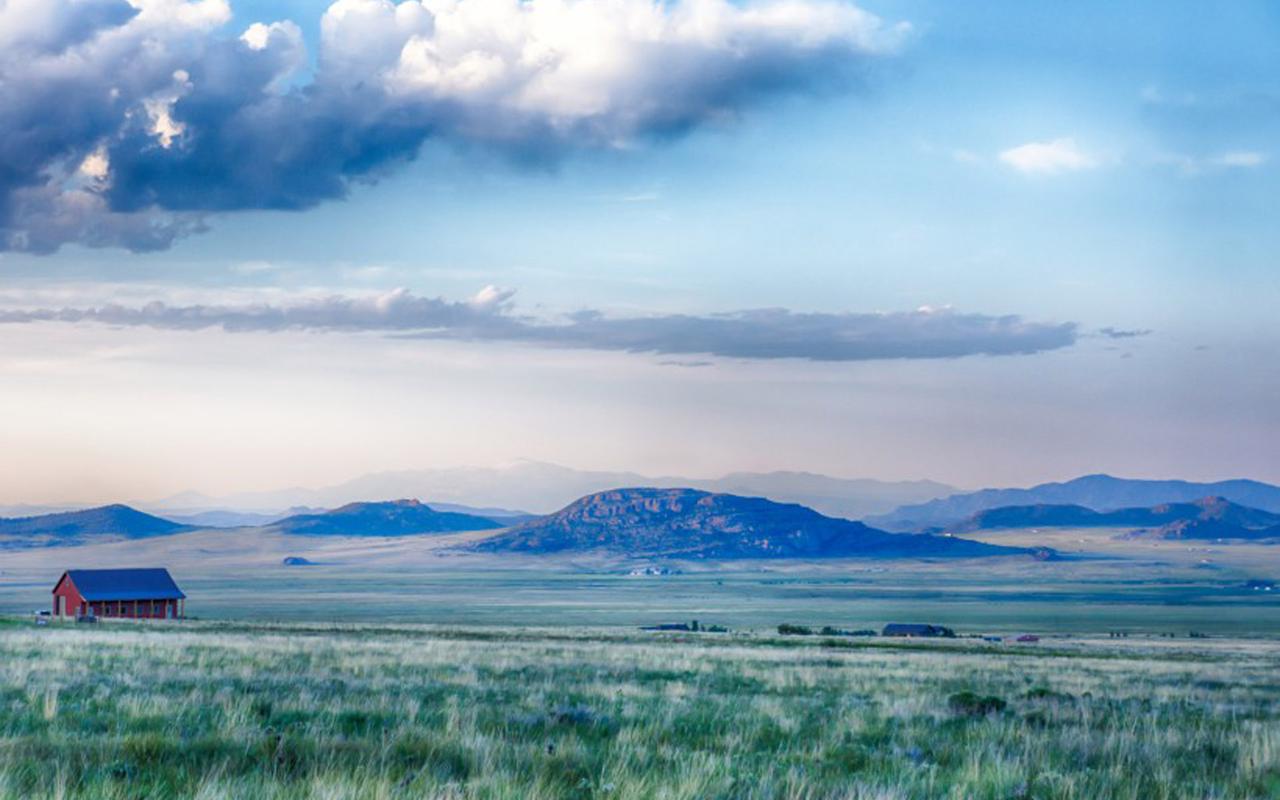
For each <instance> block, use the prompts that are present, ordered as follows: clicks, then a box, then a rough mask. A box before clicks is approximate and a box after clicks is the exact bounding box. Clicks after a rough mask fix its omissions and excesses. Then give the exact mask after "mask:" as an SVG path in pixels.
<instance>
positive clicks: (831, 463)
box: [0, 323, 1280, 504]
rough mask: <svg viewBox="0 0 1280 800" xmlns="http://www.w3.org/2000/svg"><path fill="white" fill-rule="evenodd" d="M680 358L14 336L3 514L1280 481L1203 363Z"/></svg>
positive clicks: (286, 336) (1262, 446)
mask: <svg viewBox="0 0 1280 800" xmlns="http://www.w3.org/2000/svg"><path fill="white" fill-rule="evenodd" d="M1177 355H1178V359H1180V361H1179V364H1183V363H1184V362H1186V361H1187V356H1186V354H1185V353H1182V354H1177ZM662 361H663V359H662V358H661V357H654V356H644V355H629V354H621V353H596V352H590V351H581V350H554V349H538V348H532V347H521V346H506V345H496V344H492V343H490V344H483V345H478V344H467V343H444V342H424V341H414V340H396V339H389V338H386V337H382V336H377V335H348V334H309V333H275V334H228V333H224V332H221V331H216V330H209V331H202V332H195V333H185V332H172V331H154V330H150V329H144V328H134V329H110V328H106V327H103V326H94V325H80V326H73V325H66V324H54V323H41V324H32V325H11V326H7V327H0V376H2V377H3V383H4V389H3V392H0V448H2V449H3V452H4V456H5V457H4V458H3V459H2V460H0V502H4V503H9V504H18V503H64V502H78V503H93V502H115V501H130V500H147V499H157V498H160V497H164V496H167V495H170V494H174V493H177V492H181V491H186V490H196V491H200V492H204V493H208V494H214V495H217V494H225V493H231V492H238V491H253V490H274V489H280V488H285V487H290V486H308V487H319V486H324V485H330V484H333V483H338V482H341V481H344V480H348V479H350V478H353V477H356V476H359V475H361V474H366V473H370V472H378V471H384V470H395V469H415V468H418V469H420V468H432V467H453V466H461V465H475V466H494V465H498V464H501V463H505V462H510V461H513V460H516V459H520V458H528V459H534V460H539V461H549V462H554V463H559V464H564V465H566V466H571V467H576V468H587V469H609V470H629V471H635V472H640V473H643V474H648V475H682V476H695V477H703V476H716V475H721V474H724V473H727V472H733V471H768V470H775V469H797V470H809V471H814V472H822V473H826V474H832V475H837V476H842V477H872V478H879V479H885V480H903V479H920V478H929V479H934V480H940V481H943V482H947V483H951V484H953V485H957V486H961V487H978V486H983V485H1028V484H1031V483H1035V482H1039V481H1042V480H1059V479H1065V478H1070V477H1074V476H1075V475H1079V474H1084V473H1088V472H1097V471H1107V472H1112V473H1114V474H1120V475H1128V476H1135V477H1171V476H1176V477H1184V478H1190V479H1221V478H1228V477H1253V478H1258V479H1262V480H1267V479H1270V480H1276V479H1277V478H1280V475H1278V474H1276V470H1277V468H1278V467H1277V465H1276V464H1275V461H1274V458H1273V454H1274V452H1275V450H1274V447H1273V445H1274V444H1275V442H1271V441H1269V440H1268V438H1267V437H1268V436H1270V435H1273V433H1272V432H1271V429H1270V427H1268V426H1269V422H1268V418H1267V414H1266V412H1265V410H1260V409H1253V408H1250V407H1248V406H1247V405H1246V404H1243V403H1239V407H1238V408H1234V407H1232V406H1231V403H1232V402H1236V401H1233V400H1232V396H1233V394H1236V393H1238V394H1239V395H1241V396H1245V395H1248V396H1258V395H1259V394H1262V393H1263V392H1264V389H1265V387H1260V386H1252V385H1251V386H1247V387H1240V386H1239V385H1238V384H1232V381H1233V380H1235V381H1238V378H1235V377H1226V376H1237V375H1239V374H1240V373H1239V371H1237V370H1230V369H1227V368H1225V367H1224V368H1222V370H1221V375H1218V376H1217V378H1218V379H1216V380H1215V379H1214V376H1213V373H1212V368H1213V365H1214V363H1215V362H1214V360H1213V358H1212V357H1208V356H1206V358H1205V359H1203V361H1202V362H1201V363H1198V364H1192V365H1191V366H1182V367H1180V369H1190V368H1195V369H1203V370H1205V373H1204V374H1205V375H1206V379H1205V380H1203V381H1200V382H1199V383H1197V384H1196V385H1194V386H1189V385H1186V383H1185V381H1184V380H1183V376H1182V375H1181V374H1180V373H1172V372H1170V371H1169V369H1168V368H1166V367H1162V366H1161V365H1160V363H1159V362H1158V361H1156V360H1154V359H1145V360H1139V359H1134V360H1131V361H1120V360H1118V359H1110V360H1106V359H1100V358H1099V357H1098V353H1097V351H1096V349H1094V350H1092V351H1091V350H1090V348H1089V346H1088V345H1087V344H1085V345H1081V346H1080V347H1077V348H1075V349H1073V350H1068V351H1063V352H1060V353H1052V354H1044V355H1041V356H1036V357H1031V358H1018V357H1013V358H971V359H963V360H959V361H945V360H944V361H915V362H912V361H892V362H868V363H852V364H849V363H846V364H815V363H807V362H794V361H792V362H757V363H748V362H737V361H730V360H725V361H716V362H715V364H714V365H713V366H710V367H700V368H682V367H673V366H667V365H663V364H662V363H661V362H662ZM1255 377H1256V376H1255ZM1256 380H1258V381H1265V380H1270V378H1267V377H1266V376H1261V377H1256ZM1172 382H1177V383H1178V386H1179V391H1177V392H1174V391H1172V390H1171V389H1170V387H1169V384H1170V383H1172ZM1099 407H1106V408H1107V409H1108V412H1107V414H1106V415H1099V414H1098V413H1097V409H1098V408H1099ZM1224 409H1225V410H1226V411H1228V412H1231V413H1230V414H1229V415H1224V413H1223V410H1224Z"/></svg>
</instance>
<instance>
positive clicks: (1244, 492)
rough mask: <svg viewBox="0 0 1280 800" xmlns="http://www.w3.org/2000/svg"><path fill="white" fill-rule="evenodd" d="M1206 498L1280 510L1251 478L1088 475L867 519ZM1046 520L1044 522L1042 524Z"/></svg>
mask: <svg viewBox="0 0 1280 800" xmlns="http://www.w3.org/2000/svg"><path fill="white" fill-rule="evenodd" d="M1204 497H1222V498H1225V499H1227V500H1229V501H1231V502H1233V503H1237V504H1239V505H1242V506H1248V507H1250V508H1255V509H1261V510H1263V511H1270V512H1280V486H1272V485H1270V484H1266V483H1260V482H1258V481H1251V480H1230V481H1219V482H1216V483H1194V482H1191V481H1158V480H1136V479H1129V478H1114V477H1111V476H1110V475H1086V476H1084V477H1081V478H1076V479H1075V480H1071V481H1066V482H1065V483H1043V484H1040V485H1039V486H1033V487H1031V488H1029V489H983V490H981V491H977V492H967V493H963V494H953V495H951V496H949V497H945V498H940V499H936V500H930V501H928V502H925V503H919V504H915V505H905V506H902V507H900V508H898V509H896V510H894V511H893V512H891V513H888V514H881V515H873V516H871V517H869V518H867V519H866V520H865V521H866V522H867V523H868V524H871V525H877V526H879V527H882V528H886V529H887V530H892V531H922V530H930V529H934V530H937V529H944V528H947V527H948V526H952V525H956V524H958V523H961V522H962V521H964V520H966V519H968V518H970V517H972V516H973V515H974V514H977V513H979V512H982V511H987V510H989V509H994V508H1001V507H1005V506H1038V505H1075V506H1082V507H1084V508H1085V509H1088V510H1092V511H1109V510H1113V509H1123V508H1137V507H1150V506H1156V505H1160V504H1162V503H1187V502H1192V501H1195V500H1197V499H1200V498H1204ZM1041 524H1043V523H1041Z"/></svg>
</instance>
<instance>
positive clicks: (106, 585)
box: [53, 569, 187, 619]
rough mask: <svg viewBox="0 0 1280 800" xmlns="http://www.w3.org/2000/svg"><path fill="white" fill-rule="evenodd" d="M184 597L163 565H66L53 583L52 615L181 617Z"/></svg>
mask: <svg viewBox="0 0 1280 800" xmlns="http://www.w3.org/2000/svg"><path fill="white" fill-rule="evenodd" d="M186 598H187V596H186V595H185V594H183V593H182V590H181V589H179V588H178V584H176V583H174V582H173V577H172V576H171V575H169V570H167V569H69V570H67V571H66V572H64V573H62V577H61V578H59V579H58V583H57V584H56V585H55V586H54V587H53V615H54V616H55V617H84V616H89V615H92V616H95V617H126V618H130V619H182V617H184V616H185V615H186Z"/></svg>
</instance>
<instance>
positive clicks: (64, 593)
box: [52, 578, 84, 617]
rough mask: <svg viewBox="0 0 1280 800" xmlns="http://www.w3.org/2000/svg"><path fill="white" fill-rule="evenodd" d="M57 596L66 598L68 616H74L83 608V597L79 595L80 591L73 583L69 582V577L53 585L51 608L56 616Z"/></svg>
mask: <svg viewBox="0 0 1280 800" xmlns="http://www.w3.org/2000/svg"><path fill="white" fill-rule="evenodd" d="M59 597H63V598H66V601H67V602H66V609H67V616H68V617H74V616H76V615H77V614H79V613H81V611H82V610H83V609H82V604H83V603H84V598H83V597H81V596H80V592H79V591H78V590H77V589H76V587H75V584H73V583H72V582H71V579H70V578H67V579H66V580H63V581H60V582H59V583H58V585H57V586H56V587H54V590H53V608H52V611H53V614H54V616H57V614H58V598H59Z"/></svg>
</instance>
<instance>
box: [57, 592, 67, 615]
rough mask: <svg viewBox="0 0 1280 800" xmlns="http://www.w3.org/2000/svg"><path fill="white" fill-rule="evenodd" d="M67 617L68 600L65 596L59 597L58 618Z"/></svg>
mask: <svg viewBox="0 0 1280 800" xmlns="http://www.w3.org/2000/svg"><path fill="white" fill-rule="evenodd" d="M66 615H67V598H66V597H65V596H64V595H58V616H60V617H65V616H66Z"/></svg>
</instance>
